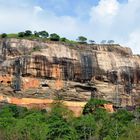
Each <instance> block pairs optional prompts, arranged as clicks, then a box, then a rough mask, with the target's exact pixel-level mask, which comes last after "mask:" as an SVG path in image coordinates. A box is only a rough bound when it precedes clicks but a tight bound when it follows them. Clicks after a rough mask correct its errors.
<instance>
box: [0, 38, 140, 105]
mask: <svg viewBox="0 0 140 140" xmlns="http://www.w3.org/2000/svg"><path fill="white" fill-rule="evenodd" d="M17 62H18V66H17ZM19 67H20V68H19ZM0 68H1V74H10V75H16V74H17V71H18V73H19V76H20V78H22V77H32V78H39V79H41V82H42V80H44V81H45V80H46V81H49V80H52V81H53V80H54V81H55V82H54V84H50V83H51V82H49V83H48V82H47V85H48V87H51V88H54V89H55V87H56V89H59V90H60V89H62V90H63V91H65V92H68V94H70V95H71V94H72V93H75V94H76V93H78V94H80V95H81V96H83V95H86V96H85V97H84V98H85V99H86V100H87V99H89V96H90V94H91V95H93V96H96V97H97V96H98V97H99V98H104V99H106V100H110V101H113V102H116V103H118V102H119V104H121V105H123V106H126V105H133V104H136V103H134V102H135V98H138V97H139V95H140V88H139V81H140V56H138V55H133V54H132V51H131V49H130V48H126V47H122V46H120V45H118V44H95V45H86V44H83V45H73V44H65V43H59V42H49V41H47V42H42V41H40V40H34V41H32V40H25V39H5V40H0ZM72 82H73V83H74V82H79V83H75V84H72ZM66 83H70V84H69V86H68V84H67V86H66ZM77 84H78V86H79V85H80V86H79V87H76V85H77ZM81 84H82V85H81ZM52 85H53V86H52ZM87 85H88V86H87ZM59 87H60V88H59ZM90 87H92V88H90ZM116 92H118V94H119V95H117V94H116ZM78 96H79V95H77V98H79V97H78ZM132 98H133V99H132ZM132 100H133V101H132Z"/></svg>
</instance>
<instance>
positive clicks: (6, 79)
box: [0, 74, 12, 85]
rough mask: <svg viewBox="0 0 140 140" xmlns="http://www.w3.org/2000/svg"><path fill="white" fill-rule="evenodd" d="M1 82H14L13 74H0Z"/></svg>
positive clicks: (4, 83) (5, 83) (6, 83)
mask: <svg viewBox="0 0 140 140" xmlns="http://www.w3.org/2000/svg"><path fill="white" fill-rule="evenodd" d="M0 82H1V84H3V85H9V84H10V83H11V82H12V76H10V75H8V74H6V75H1V76H0Z"/></svg>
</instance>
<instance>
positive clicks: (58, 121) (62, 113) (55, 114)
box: [46, 102, 77, 140]
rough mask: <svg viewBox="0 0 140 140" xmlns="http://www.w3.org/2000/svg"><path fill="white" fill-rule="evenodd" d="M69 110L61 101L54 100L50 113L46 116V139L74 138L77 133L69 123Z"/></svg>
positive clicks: (74, 139)
mask: <svg viewBox="0 0 140 140" xmlns="http://www.w3.org/2000/svg"><path fill="white" fill-rule="evenodd" d="M70 118H71V112H70V111H69V110H68V109H67V108H66V107H65V106H64V105H63V104H62V103H61V102H56V103H54V104H53V106H52V110H51V113H50V114H49V116H48V117H47V119H46V121H47V124H48V128H49V129H48V135H47V139H48V140H58V139H61V140H63V139H64V140H76V139H77V133H76V131H75V129H74V128H73V127H72V126H71V125H70V123H69V120H70Z"/></svg>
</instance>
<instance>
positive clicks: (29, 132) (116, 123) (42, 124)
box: [0, 99, 140, 140]
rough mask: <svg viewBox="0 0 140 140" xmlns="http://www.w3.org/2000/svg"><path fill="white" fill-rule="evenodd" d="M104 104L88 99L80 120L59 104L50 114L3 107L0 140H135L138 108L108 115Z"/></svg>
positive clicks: (138, 134) (138, 126)
mask: <svg viewBox="0 0 140 140" xmlns="http://www.w3.org/2000/svg"><path fill="white" fill-rule="evenodd" d="M103 103H105V101H102V100H98V99H91V100H90V101H89V102H88V103H87V104H86V106H85V108H84V110H83V114H82V115H81V116H80V117H74V116H73V113H72V112H71V111H69V110H68V109H67V108H66V107H65V106H64V105H63V102H61V101H59V102H58V101H57V102H54V104H53V105H52V109H51V111H46V110H37V109H30V110H28V109H26V108H24V107H18V106H15V105H4V106H3V107H1V109H0V140H139V138H140V131H139V130H140V108H137V109H136V110H134V111H133V112H129V111H127V110H124V109H120V110H118V111H116V112H114V113H108V112H107V111H106V110H105V109H104V108H102V107H101V106H102V104H103Z"/></svg>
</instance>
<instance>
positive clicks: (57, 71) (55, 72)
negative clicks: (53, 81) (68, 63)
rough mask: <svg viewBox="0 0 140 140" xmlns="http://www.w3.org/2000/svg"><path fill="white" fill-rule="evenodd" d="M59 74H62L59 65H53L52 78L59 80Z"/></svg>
mask: <svg viewBox="0 0 140 140" xmlns="http://www.w3.org/2000/svg"><path fill="white" fill-rule="evenodd" d="M61 72H62V70H61V69H60V66H59V65H53V68H52V77H54V78H58V79H60V78H61Z"/></svg>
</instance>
